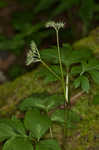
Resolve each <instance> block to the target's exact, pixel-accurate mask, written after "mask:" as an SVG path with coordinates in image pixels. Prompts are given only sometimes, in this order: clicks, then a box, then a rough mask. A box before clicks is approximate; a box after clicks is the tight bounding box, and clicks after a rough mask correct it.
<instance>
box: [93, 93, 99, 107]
mask: <svg viewBox="0 0 99 150" xmlns="http://www.w3.org/2000/svg"><path fill="white" fill-rule="evenodd" d="M93 104H94V105H98V104H99V95H94V97H93Z"/></svg>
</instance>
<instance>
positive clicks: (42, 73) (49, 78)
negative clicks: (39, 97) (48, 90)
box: [35, 65, 66, 84]
mask: <svg viewBox="0 0 99 150" xmlns="http://www.w3.org/2000/svg"><path fill="white" fill-rule="evenodd" d="M49 67H50V68H51V69H52V70H53V71H54V72H55V73H56V74H57V75H58V76H59V77H60V76H61V72H60V67H59V66H58V65H50V66H49ZM63 73H64V75H65V74H66V72H65V71H64V70H63ZM35 78H36V79H38V78H43V80H44V83H46V84H48V83H51V82H55V81H57V80H58V79H57V78H56V77H55V76H54V75H53V74H52V73H51V72H50V71H49V70H47V69H46V68H45V67H42V68H40V70H39V71H38V72H36V73H35Z"/></svg>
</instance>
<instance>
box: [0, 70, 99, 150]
mask: <svg viewBox="0 0 99 150" xmlns="http://www.w3.org/2000/svg"><path fill="white" fill-rule="evenodd" d="M34 72H35V71H33V72H30V73H27V74H26V75H23V76H22V77H19V78H18V79H16V80H15V81H13V82H11V83H6V84H5V85H2V86H0V91H1V92H0V105H1V108H2V106H5V105H8V107H7V108H6V107H5V109H4V110H2V111H1V114H2V115H5V116H8V114H13V113H14V114H16V113H17V105H18V103H19V102H20V101H21V100H22V99H24V98H26V97H28V96H30V95H31V94H33V93H42V92H49V93H51V92H52V93H53V89H55V91H54V92H57V91H60V87H57V84H55V85H54V87H53V86H52V85H51V84H50V85H45V84H43V81H42V80H40V81H38V80H35V79H34V76H33V75H34ZM98 92H99V86H96V85H93V87H92V91H91V92H90V93H89V94H84V95H83V96H81V97H80V99H78V100H77V102H76V104H75V105H74V106H72V110H74V111H76V112H77V113H78V114H79V115H80V117H81V120H80V122H78V123H76V124H75V126H76V128H69V129H67V138H66V142H65V149H66V150H98V149H99V105H94V104H93V101H92V97H93V94H95V93H98ZM16 104H17V105H16ZM53 133H54V136H55V137H56V138H57V139H58V140H59V143H60V144H62V142H63V129H62V128H61V127H60V126H59V125H56V124H55V125H53Z"/></svg>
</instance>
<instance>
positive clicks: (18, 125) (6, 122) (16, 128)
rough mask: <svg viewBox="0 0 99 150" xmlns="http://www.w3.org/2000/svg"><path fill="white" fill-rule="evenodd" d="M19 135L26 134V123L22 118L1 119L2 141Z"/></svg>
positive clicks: (0, 132)
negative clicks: (24, 123)
mask: <svg viewBox="0 0 99 150" xmlns="http://www.w3.org/2000/svg"><path fill="white" fill-rule="evenodd" d="M17 135H19V136H22V135H23V136H24V135H26V133H25V128H24V125H23V123H22V122H21V121H20V120H18V119H16V118H13V120H10V119H0V141H1V140H2V141H3V140H5V139H8V138H9V137H12V136H17Z"/></svg>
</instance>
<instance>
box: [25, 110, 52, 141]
mask: <svg viewBox="0 0 99 150" xmlns="http://www.w3.org/2000/svg"><path fill="white" fill-rule="evenodd" d="M24 124H25V127H26V129H27V130H30V131H31V132H32V135H33V136H34V137H35V138H37V139H38V140H39V139H40V138H41V137H42V136H43V135H44V133H45V132H46V131H47V130H48V129H49V128H50V126H51V120H50V119H49V118H48V116H47V115H45V114H40V111H39V110H36V109H34V110H30V111H28V112H26V115H25V119H24Z"/></svg>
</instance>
